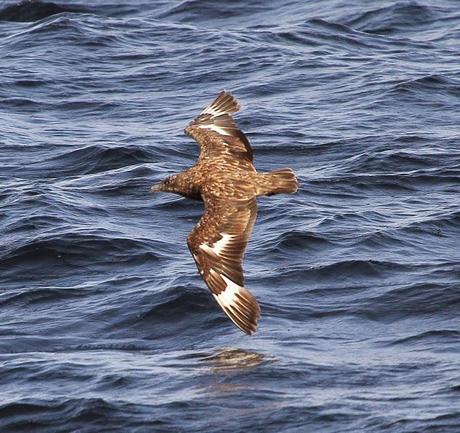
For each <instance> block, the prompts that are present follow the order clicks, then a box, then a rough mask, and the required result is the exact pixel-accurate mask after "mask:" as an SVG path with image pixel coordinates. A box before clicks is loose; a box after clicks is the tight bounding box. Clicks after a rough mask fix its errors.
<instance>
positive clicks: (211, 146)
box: [185, 90, 252, 162]
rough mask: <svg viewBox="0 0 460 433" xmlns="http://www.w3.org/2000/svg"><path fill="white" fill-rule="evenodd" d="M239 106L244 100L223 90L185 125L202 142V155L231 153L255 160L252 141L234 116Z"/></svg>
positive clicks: (189, 133)
mask: <svg viewBox="0 0 460 433" xmlns="http://www.w3.org/2000/svg"><path fill="white" fill-rule="evenodd" d="M239 109H240V104H239V103H238V101H237V100H236V98H235V97H234V96H233V95H232V94H231V93H229V92H226V91H225V90H223V91H222V92H220V93H219V95H218V96H217V98H216V99H215V100H214V101H213V102H212V103H211V104H210V105H208V106H207V107H206V108H205V109H204V110H203V111H202V112H201V113H200V114H199V115H198V116H197V117H196V118H195V119H194V120H193V121H192V122H191V123H190V124H189V125H188V126H187V127H186V128H185V133H186V134H188V135H190V136H191V137H193V138H194V139H195V140H196V142H197V143H198V144H199V145H200V148H201V154H202V155H203V154H204V155H215V156H217V155H220V154H230V155H231V156H232V157H237V158H240V159H244V160H246V161H249V162H252V149H251V146H250V144H249V141H248V139H247V138H246V136H245V135H244V133H243V132H242V131H241V130H240V129H239V128H238V126H237V125H236V123H235V122H234V120H233V118H232V116H231V114H233V113H236V112H237V111H238V110H239Z"/></svg>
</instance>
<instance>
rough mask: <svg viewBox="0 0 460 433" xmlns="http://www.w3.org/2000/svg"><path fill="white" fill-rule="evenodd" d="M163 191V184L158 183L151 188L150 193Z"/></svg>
mask: <svg viewBox="0 0 460 433" xmlns="http://www.w3.org/2000/svg"><path fill="white" fill-rule="evenodd" d="M158 191H161V184H159V183H156V184H155V185H152V186H151V187H150V192H158Z"/></svg>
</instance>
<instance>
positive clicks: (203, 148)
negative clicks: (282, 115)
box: [151, 91, 297, 334]
mask: <svg viewBox="0 0 460 433" xmlns="http://www.w3.org/2000/svg"><path fill="white" fill-rule="evenodd" d="M239 108H240V106H239V104H238V101H237V100H236V99H235V98H234V97H233V96H232V95H231V94H230V93H229V92H226V91H222V92H220V93H219V95H218V96H217V98H216V99H215V100H214V102H212V103H211V104H210V105H209V106H207V107H206V108H205V109H204V110H203V111H202V112H201V114H200V115H198V116H197V117H196V118H195V119H194V120H193V121H192V122H191V123H190V124H189V125H188V126H187V127H186V128H185V133H186V134H188V135H190V136H191V137H193V138H194V139H195V140H196V141H197V143H198V144H199V146H200V156H199V158H198V161H197V163H196V164H195V165H194V166H193V167H191V168H189V169H188V170H185V171H183V172H182V173H179V174H176V175H173V176H170V177H168V178H167V179H165V180H164V181H163V182H161V183H160V184H158V185H154V186H153V187H152V188H151V191H152V192H154V191H166V192H173V193H176V194H181V195H183V196H185V197H189V198H193V199H198V200H202V201H203V202H204V205H205V211H204V214H203V216H202V217H201V219H200V221H199V222H198V224H197V225H196V226H195V228H194V229H193V230H192V232H191V233H190V235H189V237H188V239H187V243H188V247H189V249H190V252H191V253H192V256H193V258H194V259H195V263H196V265H197V268H198V271H199V273H200V275H201V276H202V278H203V280H204V281H205V283H206V284H207V286H208V287H209V289H210V290H211V292H212V294H213V295H214V298H215V299H216V300H217V302H218V304H219V305H220V306H221V307H222V309H223V310H224V312H225V313H226V314H227V316H228V317H229V318H230V319H231V320H232V321H233V323H234V324H235V325H236V326H237V327H238V328H240V329H241V330H242V331H244V332H246V333H247V334H252V333H253V332H255V331H256V329H257V322H258V320H259V316H260V308H259V304H258V303H257V301H256V299H255V298H254V296H252V295H251V293H250V292H249V291H248V290H247V289H246V288H245V287H244V278H243V268H242V262H243V255H244V250H245V248H246V245H247V243H248V240H249V237H250V235H251V232H252V228H253V226H254V222H255V219H256V215H257V201H256V197H257V196H259V195H272V194H278V193H291V194H292V193H295V192H296V191H297V179H296V177H295V175H294V172H293V171H292V170H291V169H290V168H284V169H280V170H275V171H272V172H269V173H257V171H256V169H255V167H254V165H253V164H252V160H253V155H252V149H251V146H250V144H249V141H248V139H247V138H246V136H245V135H244V134H243V132H242V131H240V130H239V129H238V127H237V125H236V124H235V122H234V121H233V119H232V117H231V114H233V113H236V112H237V111H238V110H239Z"/></svg>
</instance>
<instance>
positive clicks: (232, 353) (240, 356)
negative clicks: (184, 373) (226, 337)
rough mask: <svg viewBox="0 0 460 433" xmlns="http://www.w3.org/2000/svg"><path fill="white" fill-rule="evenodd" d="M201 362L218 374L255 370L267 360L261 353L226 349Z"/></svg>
mask: <svg viewBox="0 0 460 433" xmlns="http://www.w3.org/2000/svg"><path fill="white" fill-rule="evenodd" d="M203 360H204V361H205V362H207V363H210V364H211V365H212V369H213V371H214V372H215V373H220V372H224V371H232V370H245V369H251V368H255V367H257V366H259V365H260V364H262V363H263V362H264V361H268V360H269V359H268V358H267V357H266V356H265V355H263V354H261V353H257V352H253V351H249V350H244V349H236V348H231V347H226V348H223V349H220V350H218V351H216V352H215V353H213V354H212V355H209V356H206V357H204V358H203Z"/></svg>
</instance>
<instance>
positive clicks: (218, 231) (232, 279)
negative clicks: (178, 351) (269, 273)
mask: <svg viewBox="0 0 460 433" xmlns="http://www.w3.org/2000/svg"><path fill="white" fill-rule="evenodd" d="M204 201H205V212H204V214H203V216H202V217H201V219H200V221H199V222H198V224H197V225H196V226H195V228H194V229H193V230H192V232H191V233H190V235H189V237H188V239H187V243H188V247H189V249H190V252H191V253H192V256H193V258H194V259H195V263H196V266H197V268H198V271H199V273H200V275H201V276H202V278H203V280H204V281H205V283H206V284H207V286H208V287H209V289H210V290H211V292H212V294H213V296H214V298H215V299H216V301H217V303H218V304H219V305H220V306H221V307H222V309H223V310H224V312H225V314H227V316H228V317H229V318H230V319H231V320H232V322H233V323H234V324H235V325H236V326H237V327H238V328H240V329H241V330H242V331H244V332H245V333H247V334H252V333H253V332H255V331H256V328H257V321H258V320H259V316H260V308H259V304H258V303H257V301H256V299H255V298H254V296H252V295H251V293H250V292H249V291H248V290H247V289H245V287H244V279H243V268H242V261H243V255H244V250H245V248H246V245H247V243H248V240H249V237H250V235H251V232H252V228H253V226H254V222H255V219H256V215H257V202H256V199H255V197H253V198H250V199H243V200H236V199H232V200H228V199H226V200H223V199H219V198H217V197H215V196H211V197H209V196H205V197H204Z"/></svg>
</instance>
